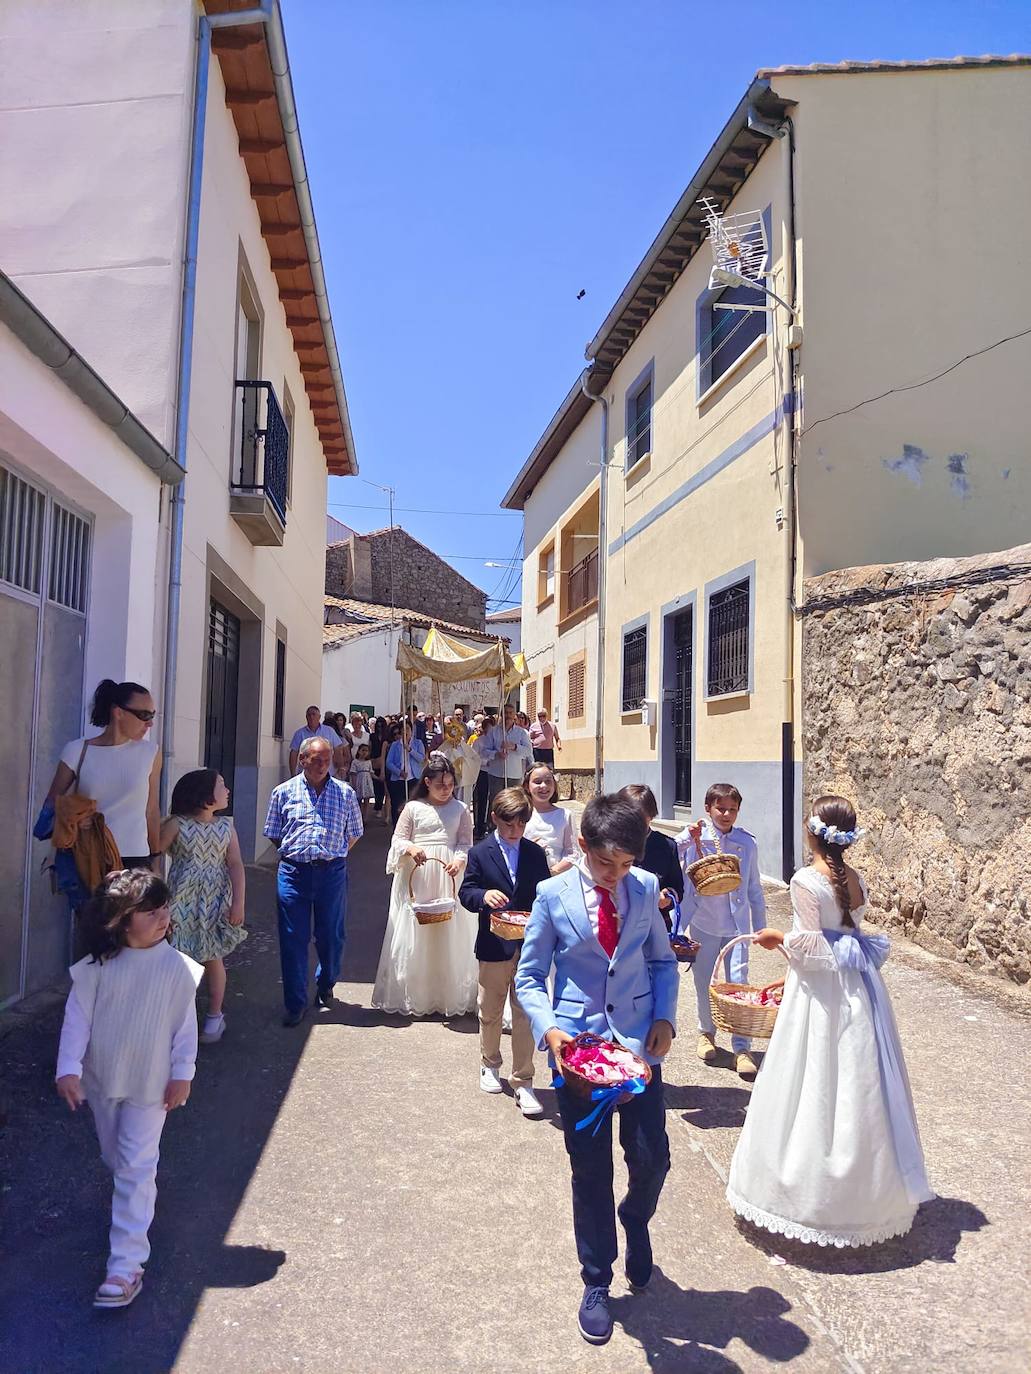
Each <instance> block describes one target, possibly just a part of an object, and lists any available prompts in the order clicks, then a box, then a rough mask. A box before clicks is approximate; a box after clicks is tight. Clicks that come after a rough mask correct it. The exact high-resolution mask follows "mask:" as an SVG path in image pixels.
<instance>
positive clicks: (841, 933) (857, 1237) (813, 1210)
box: [727, 796, 934, 1247]
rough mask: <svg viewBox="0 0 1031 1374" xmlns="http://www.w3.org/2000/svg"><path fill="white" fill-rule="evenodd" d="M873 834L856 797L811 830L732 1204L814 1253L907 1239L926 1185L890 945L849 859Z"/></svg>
mask: <svg viewBox="0 0 1031 1374" xmlns="http://www.w3.org/2000/svg"><path fill="white" fill-rule="evenodd" d="M862 834H863V831H861V830H857V829H856V813H855V810H854V809H853V807H852V805H851V804H850V803H849V802H848V801H846V800H845V799H844V798H843V797H836V796H827V797H821V798H820V799H819V800H818V801H817V802H816V803H815V805H814V807H813V815H812V816H811V818H810V819H809V821H808V822H807V827H806V841H807V843H808V845H809V848H810V850H811V851H812V856H813V857H812V864H811V866H810V867H809V868H803V869H800V870H799V871H798V872H797V873H796V874H795V876H794V877H793V878H792V879H791V902H792V908H793V914H794V920H793V924H792V929H791V930H790V931H789V932H788V934H786V935H784V934H782V933H781V932H780V931H777V930H772V929H769V928H767V929H766V930H761V931H760V932H759V933H758V934H757V935H756V937H755V938H756V940H757V941H758V942H759V944H761V945H762V946H763V947H764V948H765V949H776V948H777V947H778V946H781V947H782V948H783V950H784V953H785V954H786V955H787V956H788V961H789V965H790V971H789V973H788V976H787V982H786V985H785V988H784V1000H783V1003H782V1005H781V1008H780V1011H779V1013H778V1015H777V1024H776V1026H775V1027H774V1031H773V1036H772V1038H771V1040H770V1048H769V1050H768V1051H767V1054H766V1058H765V1061H764V1063H763V1068H762V1072H761V1073H760V1074H759V1079H758V1081H757V1083H756V1085H755V1087H754V1088H753V1090H752V1099H751V1102H750V1104H749V1107H748V1114H747V1116H746V1118H745V1125H744V1129H743V1130H742V1132H741V1138H740V1140H739V1141H738V1145H737V1149H736V1150H735V1151H734V1158H733V1160H732V1161H731V1166H730V1177H729V1180H728V1185H727V1198H728V1200H729V1202H730V1204H731V1206H732V1207H733V1208H734V1210H735V1211H736V1212H737V1213H738V1214H739V1215H740V1216H742V1217H744V1218H745V1219H746V1220H747V1221H750V1222H753V1223H754V1224H755V1225H757V1226H762V1227H764V1228H765V1229H766V1230H768V1231H773V1232H776V1233H778V1234H780V1235H784V1236H787V1237H789V1238H792V1239H796V1240H800V1241H803V1242H805V1243H807V1244H811V1245H835V1246H839V1247H841V1246H856V1245H871V1244H874V1243H875V1242H877V1241H883V1240H887V1239H888V1238H889V1237H891V1236H899V1235H903V1234H904V1233H905V1232H906V1231H908V1230H909V1228H910V1227H911V1226H912V1224H913V1218H914V1216H915V1215H916V1210H917V1207H918V1206H919V1205H920V1203H921V1202H926V1201H927V1200H928V1199H930V1198H932V1197H933V1196H934V1194H933V1192H932V1191H931V1189H930V1187H929V1186H928V1183H927V1174H926V1172H925V1169H924V1159H923V1152H922V1150H921V1147H920V1136H919V1133H918V1131H917V1125H916V1116H915V1113H914V1110H913V1098H912V1094H911V1092H910V1088H909V1079H908V1077H907V1075H906V1067H905V1062H904V1060H903V1057H902V1047H901V1045H900V1043H899V1037H898V1030H897V1028H896V1025H895V1018H894V1015H893V1014H892V1010H891V1002H890V1001H889V999H888V994H887V990H886V989H885V986H884V983H883V981H882V979H881V975H880V973H879V972H878V970H879V968H880V966H881V964H883V962H884V960H885V959H886V958H887V955H888V941H887V939H886V938H885V937H884V936H871V935H865V934H863V933H861V931H860V929H859V924H860V918H861V917H862V914H863V911H864V910H865V909H866V888H865V886H864V884H863V880H862V879H861V878H860V876H859V874H858V873H856V872H855V871H854V870H853V869H851V868H849V867H848V865H847V864H846V863H845V861H844V858H843V857H842V856H843V853H844V850H845V849H846V848H847V847H848V846H849V845H850V844H853V843H854V842H855V841H856V840H857V839H858V838H859V837H860V836H861V835H862Z"/></svg>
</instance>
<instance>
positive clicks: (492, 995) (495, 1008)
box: [459, 787, 551, 1116]
mask: <svg viewBox="0 0 1031 1374" xmlns="http://www.w3.org/2000/svg"><path fill="white" fill-rule="evenodd" d="M531 813H532V808H531V806H530V799H529V797H528V796H527V795H526V793H525V792H524V791H523V789H522V788H521V787H506V788H505V789H504V791H502V792H499V793H498V794H497V796H496V797H495V798H494V805H493V808H492V809H491V819H492V821H493V822H494V825H495V827H496V829H495V831H494V834H493V835H490V836H489V837H488V838H487V839H485V840H481V841H480V843H479V844H477V845H473V847H472V849H470V851H469V859H468V862H467V863H466V868H465V877H464V878H463V879H462V889H461V893H460V894H459V895H460V900H461V903H462V905H463V906H464V907H465V908H466V910H467V911H478V912H479V915H480V929H479V933H478V934H477V936H476V957H477V959H478V960H479V963H480V972H479V979H478V981H479V995H478V1010H479V1014H480V1087H481V1089H482V1090H483V1091H484V1092H485V1093H500V1092H502V1091H503V1089H502V1086H501V1077H500V1074H499V1072H498V1071H499V1069H500V1068H501V1022H502V1017H503V1015H504V1011H505V999H506V998H507V997H509V995H510V994H511V1005H512V1075H511V1077H510V1078H509V1080H508V1081H509V1083H510V1084H511V1085H512V1088H513V1090H514V1092H515V1099H516V1106H517V1107H518V1108H519V1110H520V1111H521V1112H522V1114H523V1115H524V1116H540V1115H541V1114H542V1111H543V1108H542V1107H541V1104H540V1102H539V1101H538V1100H537V1098H536V1096H535V1094H534V1091H533V1086H532V1085H533V1049H534V1045H533V1032H532V1031H531V1030H530V1022H529V1021H528V1020H527V1016H526V1012H525V1011H523V1009H522V1007H521V1006H520V1005H519V1002H518V1000H517V999H516V996H515V993H514V992H512V981H513V979H514V978H515V971H516V967H517V965H518V963H519V955H520V952H521V950H522V943H521V941H518V940H502V939H500V938H499V937H498V936H497V935H495V934H494V933H493V932H492V931H491V928H490V914H491V912H492V911H502V910H503V909H504V908H506V907H507V908H509V909H510V910H512V911H529V910H530V908H531V907H532V906H533V902H534V898H535V897H536V895H537V884H538V883H542V882H543V881H544V879H545V878H548V877H550V876H551V870H550V869H549V867H548V856H547V855H546V854H545V852H544V850H543V849H542V848H541V847H540V845H537V844H534V842H533V841H532V840H525V839H523V831H524V830H525V829H526V823H527V821H528V820H529V819H530V815H531Z"/></svg>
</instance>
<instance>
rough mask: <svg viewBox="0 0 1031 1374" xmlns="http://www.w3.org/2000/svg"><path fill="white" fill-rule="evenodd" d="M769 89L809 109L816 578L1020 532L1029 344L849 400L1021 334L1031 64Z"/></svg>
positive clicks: (1030, 303) (802, 495)
mask: <svg viewBox="0 0 1031 1374" xmlns="http://www.w3.org/2000/svg"><path fill="white" fill-rule="evenodd" d="M774 85H775V88H776V90H777V92H778V94H780V95H783V96H786V97H789V98H793V99H795V100H797V102H798V104H797V106H796V108H795V111H794V120H795V125H796V132H797V143H798V156H797V161H796V188H797V200H798V232H799V237H800V240H801V245H800V257H801V265H802V275H801V284H802V304H803V315H802V318H803V326H804V334H805V338H804V342H803V345H802V349H801V354H800V360H801V365H802V372H803V378H804V389H805V431H804V434H803V437H802V442H801V452H800V467H799V500H800V514H801V522H802V532H803V536H804V541H805V570H806V573H807V574H808V575H819V574H821V573H824V572H827V571H828V570H830V569H836V568H844V567H850V566H855V565H859V564H864V563H880V562H896V561H899V560H901V559H924V558H933V557H938V556H945V555H964V554H976V553H984V552H989V551H992V550H997V549H1006V548H1009V547H1011V546H1013V545H1015V544H1018V543H1020V542H1022V541H1023V540H1025V539H1026V537H1027V531H1028V511H1029V510H1031V441H1029V438H1028V426H1027V423H1026V415H1025V409H1026V408H1025V405H1024V404H1023V400H1024V397H1025V395H1026V392H1027V385H1028V377H1029V376H1031V337H1025V338H1023V339H1020V340H1017V341H1015V342H1012V343H1006V344H1003V345H1001V346H1000V347H998V348H994V349H992V350H991V351H990V352H987V353H984V354H983V355H982V356H981V357H978V358H974V359H972V360H971V361H969V362H965V363H963V364H962V365H961V366H959V367H956V368H955V370H954V371H951V372H949V374H948V375H947V376H945V377H943V378H942V379H941V380H940V381H937V382H933V383H931V384H929V385H927V386H920V387H918V388H917V389H913V390H899V391H898V392H897V394H895V395H892V396H887V397H883V399H879V400H877V401H875V402H874V403H872V404H869V405H863V406H861V407H860V408H859V409H853V407H855V406H857V405H858V403H860V402H862V401H864V400H865V399H866V398H868V397H881V396H882V393H884V392H886V391H889V390H890V389H892V388H903V387H911V386H913V385H914V384H919V383H921V382H923V381H925V380H926V379H928V378H931V377H933V376H934V375H935V374H937V373H940V372H943V371H944V370H945V369H947V368H950V367H952V365H953V364H955V363H957V362H959V360H960V359H962V358H963V357H964V356H965V355H967V354H969V353H973V352H975V351H977V350H979V349H984V348H986V347H987V346H989V345H991V344H993V343H995V342H996V341H998V340H1000V339H1003V338H1004V337H1005V336H1007V335H1010V334H1016V333H1019V332H1020V331H1022V330H1026V329H1027V328H1028V325H1029V322H1031V230H1029V227H1028V226H1029V224H1031V176H1029V172H1031V152H1029V145H1028V138H1027V129H1026V117H1025V116H1026V111H1027V109H1028V106H1029V104H1031V68H1029V67H1026V66H1025V67H1014V68H971V69H966V70H944V71H910V72H900V71H894V72H872V73H868V74H864V73H850V74H848V75H844V76H833V75H811V76H792V77H787V76H784V77H775V78H774ZM840 411H848V412H849V413H847V414H842V415H839V414H837V412H840ZM831 417H833V418H831Z"/></svg>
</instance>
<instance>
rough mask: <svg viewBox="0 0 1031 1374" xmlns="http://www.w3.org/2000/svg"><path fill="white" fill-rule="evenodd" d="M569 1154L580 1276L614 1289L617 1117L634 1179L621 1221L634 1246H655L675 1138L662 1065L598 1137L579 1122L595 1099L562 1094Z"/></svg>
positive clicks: (590, 1284) (608, 1120) (609, 1118)
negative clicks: (669, 1127) (651, 1238)
mask: <svg viewBox="0 0 1031 1374" xmlns="http://www.w3.org/2000/svg"><path fill="white" fill-rule="evenodd" d="M556 1096H557V1098H558V1105H559V1112H560V1113H561V1116H562V1130H563V1133H564V1134H565V1138H566V1152H567V1154H568V1155H569V1164H570V1168H571V1169H572V1172H573V1233H574V1235H575V1236H576V1253H577V1255H578V1256H579V1258H580V1273H581V1275H582V1277H583V1281H584V1283H585V1284H586V1285H588V1287H594V1286H598V1287H601V1288H607V1287H608V1286H609V1284H610V1283H611V1282H612V1266H613V1264H614V1263H615V1259H616V1253H617V1246H616V1202H615V1196H614V1194H613V1191H612V1186H613V1174H612V1118H613V1117H614V1116H616V1117H618V1118H619V1143H620V1145H621V1146H622V1149H623V1157H624V1159H625V1160H626V1167H627V1174H628V1175H629V1183H628V1186H627V1191H626V1196H625V1197H624V1199H623V1201H622V1202H621V1203H620V1204H619V1219H620V1221H621V1222H622V1223H623V1229H624V1230H625V1231H626V1236H627V1244H628V1245H629V1246H634V1247H637V1248H638V1249H640V1247H641V1246H642V1245H643V1246H645V1247H647V1244H648V1223H649V1221H651V1219H652V1217H653V1216H654V1215H655V1208H656V1207H657V1206H658V1202H659V1194H660V1193H661V1192H662V1185H663V1182H664V1180H665V1178H666V1175H667V1174H668V1173H669V1140H668V1139H667V1136H666V1109H665V1103H664V1102H663V1096H662V1070H661V1069H660V1068H659V1067H658V1066H657V1065H656V1066H655V1067H653V1068H652V1080H651V1082H650V1083H649V1084H648V1086H647V1088H646V1089H645V1090H644V1092H643V1093H641V1095H640V1096H639V1097H632V1098H631V1099H630V1101H629V1102H626V1103H624V1104H623V1106H622V1107H617V1108H616V1110H615V1111H614V1112H610V1113H609V1114H608V1115H607V1116H606V1117H605V1119H604V1121H603V1123H602V1126H601V1129H600V1130H599V1131H598V1134H597V1135H594V1134H593V1132H594V1123H593V1122H592V1123H591V1125H590V1126H588V1127H586V1129H584V1130H582V1131H578V1130H577V1129H576V1124H577V1122H578V1121H582V1120H583V1119H584V1117H585V1116H589V1115H590V1113H591V1112H592V1111H593V1110H594V1107H595V1103H593V1102H591V1101H590V1100H589V1099H587V1098H583V1097H576V1096H574V1095H573V1094H572V1093H571V1092H570V1091H569V1089H568V1088H559V1089H558V1092H557V1093H556Z"/></svg>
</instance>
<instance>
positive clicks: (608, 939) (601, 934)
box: [594, 887, 619, 959]
mask: <svg viewBox="0 0 1031 1374" xmlns="http://www.w3.org/2000/svg"><path fill="white" fill-rule="evenodd" d="M594 890H595V892H597V894H598V943H599V944H600V945H601V947H602V949H603V950H604V951H605V953H606V954H607V955H608V956H609V958H610V959H611V958H612V956H613V954H614V953H615V951H616V942H617V940H618V939H619V930H618V928H617V926H616V904H615V902H613V900H612V894H611V892H609V890H608V888H607V887H596V888H595V889H594Z"/></svg>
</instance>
